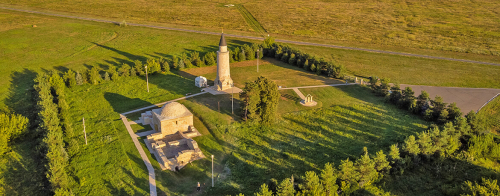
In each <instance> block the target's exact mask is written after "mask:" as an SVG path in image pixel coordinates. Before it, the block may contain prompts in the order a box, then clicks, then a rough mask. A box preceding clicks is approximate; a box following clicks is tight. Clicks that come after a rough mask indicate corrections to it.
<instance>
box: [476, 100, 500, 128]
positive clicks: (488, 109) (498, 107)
mask: <svg viewBox="0 0 500 196" xmlns="http://www.w3.org/2000/svg"><path fill="white" fill-rule="evenodd" d="M499 97H500V96H497V97H496V98H495V99H493V100H492V101H491V102H490V103H488V105H486V106H484V107H483V108H482V109H481V111H479V113H478V116H480V117H481V118H482V119H484V121H485V122H484V123H485V125H486V126H487V127H490V130H491V132H493V133H496V134H500V99H499Z"/></svg>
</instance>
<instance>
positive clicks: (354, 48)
mask: <svg viewBox="0 0 500 196" xmlns="http://www.w3.org/2000/svg"><path fill="white" fill-rule="evenodd" d="M0 9H4V10H11V11H18V12H26V13H33V14H41V15H48V16H57V17H63V18H72V19H79V20H87V21H95V22H105V23H113V24H119V23H120V22H117V21H111V20H101V19H96V18H87V17H78V16H70V15H62V14H52V13H46V12H39V11H31V10H24V9H16V8H9V7H1V6H0ZM127 25H129V26H138V27H148V28H155V29H165V30H172V31H184V32H191V33H202V34H210V35H220V33H214V32H208V31H196V30H189V29H179V28H171V27H162V26H155V25H147V24H138V23H127ZM224 35H225V36H227V37H235V38H244V39H254V40H264V38H262V37H253V36H244V35H235V34H224ZM276 41H277V42H282V43H289V44H298V45H307V46H320V47H328V48H338V49H346V50H358V51H366V52H374V53H383V54H392V55H401V56H411V57H420V58H428V59H439V60H448V61H459V62H466V63H476V64H484V65H493V66H500V64H498V63H490V62H482V61H473V60H465V59H454V58H446V57H438V56H429V55H420V54H411V53H404V52H393V51H385V50H375V49H366V48H357V47H348V46H338V45H330V44H318V43H310V42H301V41H291V40H281V39H276Z"/></svg>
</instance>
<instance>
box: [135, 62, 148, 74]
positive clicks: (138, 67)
mask: <svg viewBox="0 0 500 196" xmlns="http://www.w3.org/2000/svg"><path fill="white" fill-rule="evenodd" d="M134 69H135V71H136V72H137V74H138V75H139V76H145V75H146V71H145V69H144V66H143V65H142V62H141V61H139V60H135V61H134Z"/></svg>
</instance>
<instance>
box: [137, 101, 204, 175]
mask: <svg viewBox="0 0 500 196" xmlns="http://www.w3.org/2000/svg"><path fill="white" fill-rule="evenodd" d="M141 120H142V124H143V125H151V127H152V128H153V130H154V131H155V133H153V134H151V135H148V136H147V139H146V140H145V141H146V145H147V147H148V149H149V150H150V152H151V153H153V154H154V155H155V156H156V159H157V160H158V162H159V163H160V165H161V166H162V169H170V170H172V171H178V170H180V169H181V168H182V167H184V166H185V165H187V164H188V163H190V162H192V161H195V160H198V159H202V158H205V156H204V155H203V153H202V152H201V150H200V149H199V148H198V143H196V141H194V140H193V139H191V138H193V137H196V136H200V135H201V134H200V133H199V132H198V130H196V128H195V127H194V126H193V114H192V113H191V112H190V111H189V110H188V109H187V108H186V107H185V106H184V105H182V104H180V103H177V102H169V103H167V104H165V105H164V106H163V107H162V108H160V109H154V110H152V111H148V112H146V113H142V115H141Z"/></svg>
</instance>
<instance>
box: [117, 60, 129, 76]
mask: <svg viewBox="0 0 500 196" xmlns="http://www.w3.org/2000/svg"><path fill="white" fill-rule="evenodd" d="M118 74H119V75H120V76H122V77H129V76H130V66H129V65H128V64H126V63H123V64H122V66H121V67H120V68H119V69H118Z"/></svg>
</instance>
